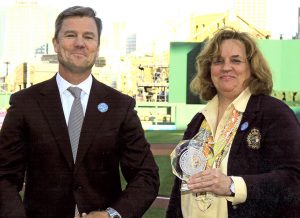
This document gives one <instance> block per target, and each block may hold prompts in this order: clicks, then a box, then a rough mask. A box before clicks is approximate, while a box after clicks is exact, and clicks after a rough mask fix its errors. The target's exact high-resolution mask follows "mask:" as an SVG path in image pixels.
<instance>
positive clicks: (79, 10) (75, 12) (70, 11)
mask: <svg viewBox="0 0 300 218" xmlns="http://www.w3.org/2000/svg"><path fill="white" fill-rule="evenodd" d="M69 17H90V18H93V19H94V20H95V22H96V26H97V32H98V45H99V44H100V36H101V31H102V21H101V19H100V18H98V17H96V12H95V11H94V10H93V9H92V8H90V7H82V6H73V7H70V8H67V9H65V10H64V11H62V12H61V13H60V14H59V15H58V16H57V18H56V21H55V34H54V38H55V39H56V40H58V39H57V37H58V33H59V31H60V29H61V26H62V23H63V21H64V20H65V19H66V18H69Z"/></svg>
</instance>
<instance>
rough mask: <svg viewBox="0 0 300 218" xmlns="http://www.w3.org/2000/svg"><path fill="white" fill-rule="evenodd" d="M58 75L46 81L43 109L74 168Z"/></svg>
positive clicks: (58, 141) (42, 98) (64, 154)
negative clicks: (57, 80)
mask: <svg viewBox="0 0 300 218" xmlns="http://www.w3.org/2000/svg"><path fill="white" fill-rule="evenodd" d="M55 78H56V76H54V77H53V78H52V79H50V80H49V81H47V82H45V83H44V84H45V85H44V86H43V88H42V89H41V92H40V94H41V97H40V99H39V103H40V107H41V110H42V111H43V113H44V115H45V117H46V120H47V122H48V124H49V126H50V129H51V131H52V133H53V136H54V138H55V140H56V141H57V144H58V146H59V149H60V150H61V152H62V154H63V156H64V157H65V158H66V160H67V162H68V165H69V166H70V168H71V169H72V168H73V166H74V163H73V157H72V150H71V145H70V140H69V134H68V128H67V124H66V121H65V116H64V112H63V109H62V104H61V99H60V96H59V91H58V87H57V83H56V79H55Z"/></svg>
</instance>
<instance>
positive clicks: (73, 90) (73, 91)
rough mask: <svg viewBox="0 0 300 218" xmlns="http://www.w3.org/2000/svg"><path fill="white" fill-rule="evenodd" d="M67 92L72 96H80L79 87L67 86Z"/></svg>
mask: <svg viewBox="0 0 300 218" xmlns="http://www.w3.org/2000/svg"><path fill="white" fill-rule="evenodd" d="M68 90H69V92H71V94H72V95H73V96H74V98H80V94H81V88H78V87H69V88H68Z"/></svg>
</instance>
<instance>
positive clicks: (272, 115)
mask: <svg viewBox="0 0 300 218" xmlns="http://www.w3.org/2000/svg"><path fill="white" fill-rule="evenodd" d="M203 119H204V116H203V114H201V113H198V114H196V115H195V117H194V118H193V119H192V121H191V122H190V123H189V125H188V128H187V130H186V132H185V134H184V139H190V138H192V137H193V136H194V135H195V134H196V133H197V132H198V130H199V127H200V125H201V123H202V121H203ZM246 122H248V124H249V126H248V128H247V129H245V130H242V129H241V125H242V124H243V123H246ZM253 128H256V129H258V130H259V131H260V134H261V140H260V142H261V143H260V145H261V147H260V148H259V149H253V148H251V147H249V146H248V142H247V137H248V135H249V134H250V132H251V130H252V129H253ZM250 138H251V137H250ZM227 171H228V173H227V174H228V175H229V176H231V175H232V176H241V177H243V179H244V180H245V182H246V186H247V200H246V202H245V203H241V204H238V205H237V206H234V207H233V206H232V204H231V202H228V203H227V206H228V216H229V217H239V218H247V217H249V218H250V217H253V218H257V217H264V218H266V217H272V218H276V217H288V218H291V217H295V218H296V217H300V209H299V208H300V203H299V201H300V200H299V199H300V194H299V192H300V188H299V185H300V126H299V123H298V121H297V119H296V117H295V115H294V113H293V111H291V110H290V108H289V107H288V106H287V105H285V104H284V103H282V102H281V101H279V100H277V99H275V98H272V97H269V96H264V95H259V96H251V98H250V100H249V102H248V105H247V108H246V111H245V113H244V115H243V118H242V121H241V124H240V127H239V128H238V130H237V133H236V135H235V138H234V140H233V143H232V147H231V150H230V154H229V159H228V169H227ZM180 186H181V182H180V180H179V179H177V178H176V179H175V182H174V186H173V190H172V194H171V199H170V203H169V207H168V210H167V215H166V217H167V218H179V217H182V212H181V196H180Z"/></svg>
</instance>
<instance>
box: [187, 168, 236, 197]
mask: <svg viewBox="0 0 300 218" xmlns="http://www.w3.org/2000/svg"><path fill="white" fill-rule="evenodd" d="M230 184H231V178H230V177H229V176H226V175H225V174H223V173H221V172H220V169H218V168H214V169H207V170H205V171H203V172H201V173H197V174H195V175H193V176H191V177H190V178H189V181H188V182H187V185H188V188H189V189H190V190H191V191H192V192H193V193H204V192H212V193H214V194H216V195H221V196H229V195H230V194H231V192H230V189H229V187H230Z"/></svg>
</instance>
